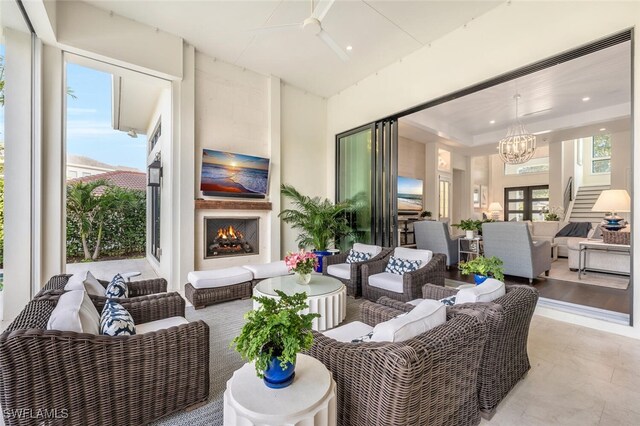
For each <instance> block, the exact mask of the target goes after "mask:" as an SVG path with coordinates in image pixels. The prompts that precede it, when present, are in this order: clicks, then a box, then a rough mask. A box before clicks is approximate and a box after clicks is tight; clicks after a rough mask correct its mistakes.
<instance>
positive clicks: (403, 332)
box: [371, 299, 447, 342]
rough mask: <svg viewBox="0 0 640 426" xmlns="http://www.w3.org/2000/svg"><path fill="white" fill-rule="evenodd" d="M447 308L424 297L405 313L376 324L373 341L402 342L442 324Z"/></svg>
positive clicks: (445, 318) (445, 319)
mask: <svg viewBox="0 0 640 426" xmlns="http://www.w3.org/2000/svg"><path fill="white" fill-rule="evenodd" d="M446 321H447V309H446V308H445V306H444V305H443V304H442V303H440V302H438V301H437V300H431V299H425V300H423V301H422V302H420V303H419V304H418V306H416V307H415V308H413V309H412V310H411V311H410V312H409V313H408V314H407V315H404V316H400V317H396V318H393V319H391V320H389V321H385V322H382V323H380V324H378V325H376V326H375V327H374V329H373V335H372V336H371V341H373V342H403V341H405V340H409V339H412V338H414V337H416V336H419V335H420V334H422V333H425V332H427V331H429V330H431V329H432V328H434V327H437V326H439V325H440V324H444V323H445V322H446Z"/></svg>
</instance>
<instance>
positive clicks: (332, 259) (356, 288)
mask: <svg viewBox="0 0 640 426" xmlns="http://www.w3.org/2000/svg"><path fill="white" fill-rule="evenodd" d="M354 249H355V247H354ZM390 254H391V249H390V248H384V247H382V250H381V251H380V253H378V254H377V255H375V256H374V257H373V258H371V259H369V260H367V261H364V262H354V263H350V264H348V266H349V278H348V279H347V278H342V277H339V276H337V275H331V276H332V277H334V278H336V279H338V280H340V281H341V282H342V283H343V284H344V285H345V287H347V294H348V295H349V296H353V297H356V298H357V297H361V296H362V266H363V265H365V264H369V263H371V262H376V261H378V260H383V259H386V258H387V257H389V255H390ZM348 255H349V252H345V253H341V254H335V255H333V256H325V257H324V258H323V259H322V273H323V274H324V275H328V272H327V268H329V266H332V265H340V264H345V265H347V263H346V261H347V256H348Z"/></svg>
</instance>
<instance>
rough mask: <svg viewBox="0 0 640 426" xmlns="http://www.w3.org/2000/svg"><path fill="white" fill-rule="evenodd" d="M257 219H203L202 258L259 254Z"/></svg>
mask: <svg viewBox="0 0 640 426" xmlns="http://www.w3.org/2000/svg"><path fill="white" fill-rule="evenodd" d="M259 228H260V218H259V217H205V218H204V231H205V238H204V241H205V246H204V258H205V259H216V258H221V257H231V256H246V255H256V254H259V253H260V245H259V242H260V241H259Z"/></svg>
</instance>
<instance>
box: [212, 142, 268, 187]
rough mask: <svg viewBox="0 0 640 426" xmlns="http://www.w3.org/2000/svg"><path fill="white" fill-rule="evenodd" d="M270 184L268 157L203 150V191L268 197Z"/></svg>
mask: <svg viewBox="0 0 640 426" xmlns="http://www.w3.org/2000/svg"><path fill="white" fill-rule="evenodd" d="M268 181H269V159H268V158H261V157H253V156H251V155H243V154H235V153H232V152H223V151H215V150H212V149H203V150H202V180H201V182H200V190H201V191H203V192H219V193H230V194H234V193H235V194H242V193H244V194H266V193H267V189H268Z"/></svg>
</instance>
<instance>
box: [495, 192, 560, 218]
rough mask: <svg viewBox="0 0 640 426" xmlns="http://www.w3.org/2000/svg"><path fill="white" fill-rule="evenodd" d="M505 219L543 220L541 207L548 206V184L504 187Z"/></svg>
mask: <svg viewBox="0 0 640 426" xmlns="http://www.w3.org/2000/svg"><path fill="white" fill-rule="evenodd" d="M504 204H505V206H506V209H505V210H506V211H505V220H508V221H515V222H520V221H523V220H533V221H540V220H544V214H543V213H542V209H544V208H548V207H549V186H548V185H541V186H521V187H517V188H505V190H504Z"/></svg>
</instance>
